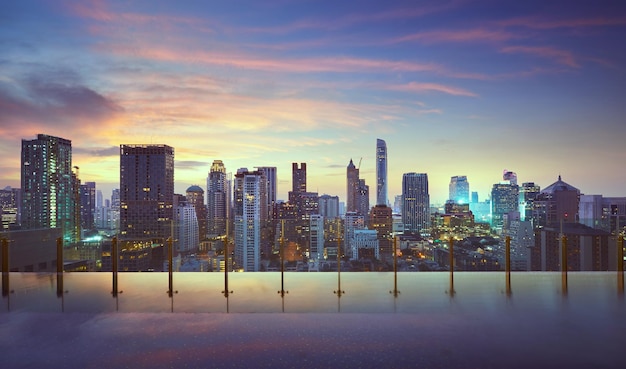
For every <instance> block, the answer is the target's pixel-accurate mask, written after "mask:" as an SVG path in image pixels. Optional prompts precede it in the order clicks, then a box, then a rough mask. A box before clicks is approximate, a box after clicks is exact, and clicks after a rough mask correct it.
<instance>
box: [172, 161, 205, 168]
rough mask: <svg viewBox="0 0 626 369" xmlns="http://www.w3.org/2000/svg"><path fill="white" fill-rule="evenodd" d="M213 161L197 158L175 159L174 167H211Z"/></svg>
mask: <svg viewBox="0 0 626 369" xmlns="http://www.w3.org/2000/svg"><path fill="white" fill-rule="evenodd" d="M210 166H211V163H209V162H205V161H196V160H175V161H174V167H175V168H176V169H182V170H198V169H203V168H207V167H210Z"/></svg>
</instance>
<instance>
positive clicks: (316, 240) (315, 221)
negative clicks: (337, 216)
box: [309, 214, 324, 270]
mask: <svg viewBox="0 0 626 369" xmlns="http://www.w3.org/2000/svg"><path fill="white" fill-rule="evenodd" d="M309 221H310V225H309V229H310V237H309V259H310V260H312V261H313V265H314V266H313V268H314V269H315V270H319V262H320V260H322V259H323V258H324V217H323V216H321V215H319V214H311V216H310V220H309Z"/></svg>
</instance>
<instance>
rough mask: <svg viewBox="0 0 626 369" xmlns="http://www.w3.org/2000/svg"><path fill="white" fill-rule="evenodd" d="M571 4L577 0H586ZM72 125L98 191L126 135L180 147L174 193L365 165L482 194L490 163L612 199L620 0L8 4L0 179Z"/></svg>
mask: <svg viewBox="0 0 626 369" xmlns="http://www.w3.org/2000/svg"><path fill="white" fill-rule="evenodd" d="M581 4H582V5H581ZM38 133H45V134H49V135H54V136H60V137H63V138H67V139H70V140H71V141H72V147H73V164H74V165H77V166H79V167H80V177H81V180H82V181H95V182H96V183H97V185H98V188H99V189H102V190H103V194H104V196H105V198H108V197H109V196H110V193H111V189H112V188H117V187H118V183H119V145H120V144H140V143H141V144H143V143H146V144H149V143H155V144H157V143H159V144H161V143H162V144H168V145H170V146H173V147H174V148H175V159H176V168H175V178H176V190H177V192H179V193H182V192H184V191H185V189H186V188H187V187H188V186H190V185H192V184H198V185H200V186H201V187H203V188H205V189H206V177H207V173H208V171H209V168H210V165H211V162H212V161H213V160H215V159H221V160H223V161H224V163H225V165H226V168H227V170H228V171H231V172H236V170H237V168H240V167H247V168H249V169H252V168H254V167H255V166H276V167H278V177H279V185H278V192H279V197H280V198H282V199H286V198H287V191H289V190H290V188H291V162H306V163H307V169H308V189H309V191H318V192H320V194H322V193H327V194H331V195H339V197H340V198H341V201H345V193H346V178H345V176H346V166H347V164H348V162H349V161H350V159H351V158H352V159H353V160H354V161H355V164H357V165H358V162H359V160H361V158H362V162H361V173H362V178H365V180H366V182H367V184H369V186H370V194H371V199H372V202H373V201H374V198H375V197H374V194H375V192H376V191H375V186H376V181H375V146H376V139H377V138H381V139H384V140H385V141H386V142H387V147H388V155H389V164H388V166H389V178H388V181H389V200H390V201H392V202H393V197H394V196H395V195H397V194H400V192H401V182H402V174H403V173H406V172H425V173H428V176H429V181H430V193H431V200H432V202H434V203H440V202H443V201H445V200H446V198H447V194H448V183H449V181H450V177H451V176H454V175H467V176H468V181H469V183H470V191H478V192H479V197H480V199H481V200H483V199H485V198H486V196H487V194H488V193H489V192H490V190H491V186H492V184H494V183H497V182H498V181H500V180H501V179H502V171H503V170H504V169H508V170H512V171H515V172H517V174H518V178H519V182H520V183H521V182H526V181H534V182H535V183H537V184H539V185H540V186H541V187H542V188H543V187H546V186H548V185H549V184H551V183H552V182H554V181H555V180H556V179H557V176H558V175H559V174H561V175H562V176H563V180H565V181H566V182H568V183H570V184H571V185H573V186H576V187H578V188H579V189H580V190H581V191H582V192H583V193H585V194H604V195H605V196H626V185H625V183H626V166H625V164H624V163H626V2H623V1H545V0H543V1H515V2H513V1H511V2H503V1H495V0H493V1H491V0H484V1H481V0H476V1H472V0H466V1H463V0H460V1H445V0H437V1H380V0H376V1H363V0H360V1H317V0H316V1H295V0H293V1H292V0H270V1H238V0H231V1H199V0H198V1H155V0H149V1H148V0H146V1H128V2H127V1H110V2H107V1H63V0H61V1H57V0H49V1H30V0H21V1H2V2H0V158H1V159H0V160H1V161H0V171H1V173H2V174H1V175H0V187H4V186H13V187H19V186H20V172H19V169H20V147H21V139H33V138H35V136H36V135H37V134H38Z"/></svg>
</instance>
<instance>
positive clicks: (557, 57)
mask: <svg viewBox="0 0 626 369" xmlns="http://www.w3.org/2000/svg"><path fill="white" fill-rule="evenodd" d="M500 52H503V53H506V54H519V53H521V54H532V55H537V56H540V57H543V58H547V59H552V60H554V61H555V62H557V63H559V64H563V65H567V66H569V67H572V68H579V67H580V64H579V63H578V62H577V61H576V58H575V57H574V55H573V54H572V53H571V52H569V51H567V50H562V49H556V48H553V47H547V46H507V47H504V48H502V49H500Z"/></svg>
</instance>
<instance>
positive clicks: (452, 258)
mask: <svg viewBox="0 0 626 369" xmlns="http://www.w3.org/2000/svg"><path fill="white" fill-rule="evenodd" d="M448 250H449V251H450V255H449V257H450V260H449V263H450V296H453V295H454V238H452V237H450V248H449V249H448Z"/></svg>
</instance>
